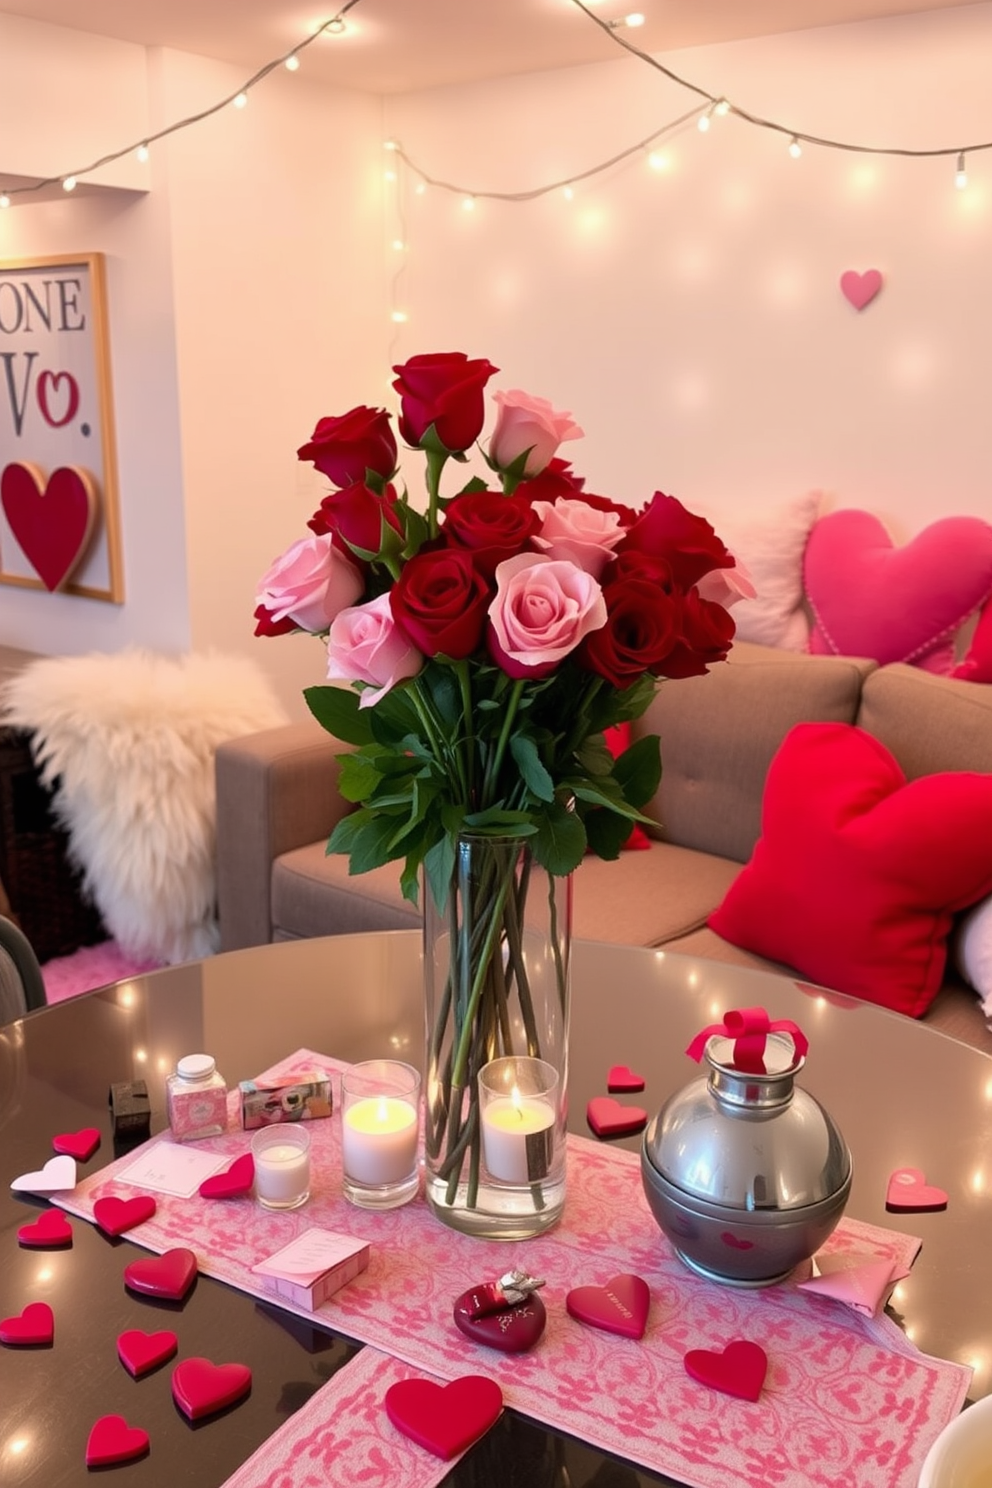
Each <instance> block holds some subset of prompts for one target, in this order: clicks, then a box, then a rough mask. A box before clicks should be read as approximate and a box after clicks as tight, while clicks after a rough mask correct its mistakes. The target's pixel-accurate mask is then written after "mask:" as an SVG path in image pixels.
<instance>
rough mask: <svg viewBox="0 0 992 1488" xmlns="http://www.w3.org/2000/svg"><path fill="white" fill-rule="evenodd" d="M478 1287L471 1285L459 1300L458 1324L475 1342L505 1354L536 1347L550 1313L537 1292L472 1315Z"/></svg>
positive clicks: (457, 1309) (461, 1330) (467, 1336)
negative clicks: (509, 1304) (510, 1304)
mask: <svg viewBox="0 0 992 1488" xmlns="http://www.w3.org/2000/svg"><path fill="white" fill-rule="evenodd" d="M474 1292H475V1289H474V1288H473V1287H469V1289H468V1291H467V1292H462V1294H461V1296H460V1297H459V1298H458V1300H457V1302H456V1303H455V1327H456V1328H457V1329H458V1331H459V1332H460V1333H464V1335H465V1337H466V1338H471V1340H472V1342H473V1343H484V1344H487V1345H488V1347H489V1348H494V1349H499V1351H500V1353H503V1354H522V1353H523V1352H524V1350H525V1349H529V1348H533V1346H534V1344H535V1343H536V1342H537V1340H538V1339H539V1338H540V1336H541V1334H542V1333H543V1332H544V1328H545V1324H546V1323H547V1321H548V1314H547V1311H546V1309H545V1306H544V1303H543V1302H542V1301H541V1299H540V1297H539V1296H538V1295H537V1293H536V1292H532V1293H531V1295H530V1296H529V1297H528V1298H527V1300H526V1301H525V1302H518V1303H517V1305H516V1307H506V1308H504V1309H503V1311H502V1312H491V1313H488V1314H486V1315H485V1316H484V1317H477V1318H474V1317H472V1316H471V1310H472V1305H473V1297H474Z"/></svg>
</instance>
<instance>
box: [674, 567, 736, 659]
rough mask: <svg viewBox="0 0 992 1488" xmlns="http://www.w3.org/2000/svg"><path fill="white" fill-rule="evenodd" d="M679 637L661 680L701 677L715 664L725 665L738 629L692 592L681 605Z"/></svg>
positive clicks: (730, 618)
mask: <svg viewBox="0 0 992 1488" xmlns="http://www.w3.org/2000/svg"><path fill="white" fill-rule="evenodd" d="M681 612H682V617H681V636H680V638H679V640H678V641H677V642H676V644H675V646H674V647H673V649H672V651H671V653H670V655H669V656H667V657H666V659H665V661H664V663H663V664H662V665H661V666H660V667H658V668H657V669H656V670H657V675H658V676H660V677H672V678H676V677H701V676H702V675H703V673H704V672H707V671H709V669H710V667H711V666H712V665H713V663H714V662H717V661H726V659H727V653H728V652H729V650H730V646H731V642H732V641H733V639H734V632H735V630H736V629H737V626H736V625H735V623H734V619H733V616H732V615H730V614H728V612H727V611H726V610H725V609H724V608H723V605H718V604H715V603H714V602H713V600H711V599H701V598H700V597H699V594H698V593H697V591H696V590H695V589H691V590H690V591H689V593H688V594H687V595H686V596H685V597H684V599H683V600H682V604H681Z"/></svg>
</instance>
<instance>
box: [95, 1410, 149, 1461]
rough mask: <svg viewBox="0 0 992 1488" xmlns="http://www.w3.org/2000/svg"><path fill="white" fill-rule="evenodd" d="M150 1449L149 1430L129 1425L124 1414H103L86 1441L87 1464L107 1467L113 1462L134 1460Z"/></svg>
mask: <svg viewBox="0 0 992 1488" xmlns="http://www.w3.org/2000/svg"><path fill="white" fill-rule="evenodd" d="M147 1451H148V1432H147V1431H142V1429H141V1427H140V1426H129V1425H128V1424H127V1422H126V1421H125V1419H124V1417H123V1416H101V1417H100V1419H99V1421H97V1422H95V1423H94V1426H93V1430H92V1431H91V1432H90V1438H89V1441H88V1442H87V1443H86V1466H87V1467H107V1466H109V1464H110V1463H111V1462H133V1461H134V1459H135V1457H140V1456H141V1454H142V1452H147Z"/></svg>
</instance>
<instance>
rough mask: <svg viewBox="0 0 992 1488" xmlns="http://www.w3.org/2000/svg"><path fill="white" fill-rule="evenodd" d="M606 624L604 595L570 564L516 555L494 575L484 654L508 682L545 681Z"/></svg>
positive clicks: (581, 570)
mask: <svg viewBox="0 0 992 1488" xmlns="http://www.w3.org/2000/svg"><path fill="white" fill-rule="evenodd" d="M605 624H606V602H605V601H604V599H603V591H602V589H601V588H600V587H599V584H598V583H597V582H596V580H595V579H594V578H593V577H592V575H591V574H588V573H586V572H585V570H584V569H581V568H578V567H577V566H576V565H575V564H574V563H569V562H567V561H565V560H562V561H558V560H556V559H553V558H542V557H540V556H539V555H538V554H536V553H520V554H518V556H517V557H516V558H507V560H506V562H505V563H501V564H500V565H499V567H498V568H497V570H496V598H495V599H494V600H493V602H492V604H491V605H490V606H489V633H488V644H489V652H490V655H491V656H492V658H493V660H494V661H495V662H496V663H497V664H498V665H499V666H501V667H502V668H503V670H504V672H506V673H507V675H508V676H510V677H546V676H547V675H548V673H549V672H553V671H554V669H555V667H556V666H557V665H558V663H559V662H560V661H562V660H563V659H564V658H565V657H566V656H568V655H569V654H570V653H571V652H572V651H574V650H575V648H576V647H577V646H578V644H579V642H580V641H581V640H582V638H583V636H586V635H588V634H589V632H590V631H591V630H598V629H599V627H600V626H601V625H605Z"/></svg>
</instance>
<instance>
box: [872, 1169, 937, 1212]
mask: <svg viewBox="0 0 992 1488" xmlns="http://www.w3.org/2000/svg"><path fill="white" fill-rule="evenodd" d="M885 1207H886V1209H895V1210H915V1211H917V1212H920V1213H922V1212H923V1211H925V1210H929V1209H946V1208H947V1195H946V1193H945V1192H944V1190H943V1189H942V1188H937V1187H935V1186H934V1185H932V1184H929V1183H927V1180H926V1174H925V1173H922V1172H921V1171H920V1169H919V1168H896V1170H895V1172H894V1173H893V1174H892V1176H891V1178H890V1179H889V1186H888V1188H887V1189H886V1192H885Z"/></svg>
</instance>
